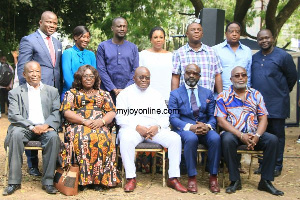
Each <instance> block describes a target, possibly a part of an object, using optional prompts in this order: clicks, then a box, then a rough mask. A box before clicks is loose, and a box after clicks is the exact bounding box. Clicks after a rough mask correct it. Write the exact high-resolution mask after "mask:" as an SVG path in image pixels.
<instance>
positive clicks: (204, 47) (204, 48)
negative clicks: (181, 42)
mask: <svg viewBox="0 0 300 200" xmlns="http://www.w3.org/2000/svg"><path fill="white" fill-rule="evenodd" d="M185 50H186V51H187V52H189V51H194V52H200V51H207V48H206V45H205V44H203V43H202V42H201V47H200V49H199V50H198V51H195V50H194V49H193V48H192V47H190V45H189V43H186V46H185Z"/></svg>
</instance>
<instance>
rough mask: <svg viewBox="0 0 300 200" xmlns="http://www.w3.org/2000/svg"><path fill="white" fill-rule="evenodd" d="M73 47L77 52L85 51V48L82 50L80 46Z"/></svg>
mask: <svg viewBox="0 0 300 200" xmlns="http://www.w3.org/2000/svg"><path fill="white" fill-rule="evenodd" d="M73 49H74V50H75V51H77V52H83V51H85V49H83V50H82V51H80V49H78V47H77V46H76V45H74V46H73Z"/></svg>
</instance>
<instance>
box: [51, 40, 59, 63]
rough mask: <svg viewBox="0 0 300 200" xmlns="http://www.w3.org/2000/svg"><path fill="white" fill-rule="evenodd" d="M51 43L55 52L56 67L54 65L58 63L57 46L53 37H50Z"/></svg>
mask: <svg viewBox="0 0 300 200" xmlns="http://www.w3.org/2000/svg"><path fill="white" fill-rule="evenodd" d="M52 41H53V44H54V51H55V66H56V63H57V61H58V59H57V58H58V46H57V41H56V39H54V38H53V37H52ZM55 66H54V67H55Z"/></svg>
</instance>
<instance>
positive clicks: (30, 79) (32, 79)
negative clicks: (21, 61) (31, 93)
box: [23, 61, 41, 88]
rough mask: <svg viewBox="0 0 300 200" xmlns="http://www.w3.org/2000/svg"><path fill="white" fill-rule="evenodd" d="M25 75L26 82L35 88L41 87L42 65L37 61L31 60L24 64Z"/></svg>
mask: <svg viewBox="0 0 300 200" xmlns="http://www.w3.org/2000/svg"><path fill="white" fill-rule="evenodd" d="M23 76H24V78H25V80H26V82H27V83H28V84H29V85H31V86H32V87H34V88H37V87H39V85H40V81H41V66H40V64H39V63H38V62H36V61H29V62H27V63H26V64H25V65H24V71H23Z"/></svg>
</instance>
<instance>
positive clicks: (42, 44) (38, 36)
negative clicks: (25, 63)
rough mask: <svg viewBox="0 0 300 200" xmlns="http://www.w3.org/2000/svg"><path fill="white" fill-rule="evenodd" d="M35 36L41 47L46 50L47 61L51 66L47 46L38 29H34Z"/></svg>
mask: <svg viewBox="0 0 300 200" xmlns="http://www.w3.org/2000/svg"><path fill="white" fill-rule="evenodd" d="M36 38H37V41H38V43H39V44H40V45H41V47H42V49H43V50H44V51H45V52H46V55H47V58H48V60H49V62H50V63H51V65H52V66H53V63H52V60H51V57H50V53H49V50H48V47H47V46H46V44H45V41H44V39H43V38H42V36H41V34H40V33H39V32H38V31H36Z"/></svg>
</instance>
